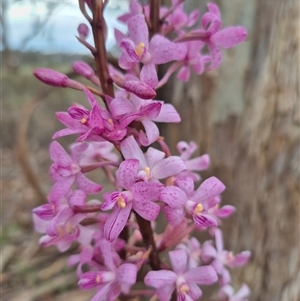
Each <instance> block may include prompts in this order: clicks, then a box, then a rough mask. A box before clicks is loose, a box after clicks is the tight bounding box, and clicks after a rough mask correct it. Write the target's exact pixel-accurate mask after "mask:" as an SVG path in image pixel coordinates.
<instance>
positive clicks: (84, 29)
mask: <svg viewBox="0 0 300 301" xmlns="http://www.w3.org/2000/svg"><path fill="white" fill-rule="evenodd" d="M77 30H78V33H79V36H80V37H81V38H83V39H86V37H87V36H88V34H89V28H88V26H87V25H86V24H85V23H80V24H79V26H78V29H77Z"/></svg>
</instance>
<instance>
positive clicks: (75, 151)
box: [71, 143, 89, 163]
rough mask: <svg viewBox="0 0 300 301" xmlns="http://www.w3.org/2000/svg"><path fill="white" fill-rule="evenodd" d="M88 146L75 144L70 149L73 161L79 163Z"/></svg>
mask: <svg viewBox="0 0 300 301" xmlns="http://www.w3.org/2000/svg"><path fill="white" fill-rule="evenodd" d="M88 147H89V145H88V144H87V143H77V144H76V145H75V146H74V147H72V148H71V157H72V159H73V161H75V162H77V163H79V161H80V159H81V158H82V157H83V153H84V151H86V150H87V148H88Z"/></svg>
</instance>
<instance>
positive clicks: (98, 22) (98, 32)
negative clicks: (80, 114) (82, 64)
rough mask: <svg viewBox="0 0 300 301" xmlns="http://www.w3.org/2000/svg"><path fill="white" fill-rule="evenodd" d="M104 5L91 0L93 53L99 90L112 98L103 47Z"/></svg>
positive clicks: (104, 30) (112, 92)
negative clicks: (99, 85) (99, 84)
mask: <svg viewBox="0 0 300 301" xmlns="http://www.w3.org/2000/svg"><path fill="white" fill-rule="evenodd" d="M104 6H105V5H104V3H103V1H102V0H92V8H93V9H92V10H93V20H92V22H91V26H92V29H93V36H94V42H95V48H96V52H94V53H93V55H94V58H95V62H96V66H97V71H98V76H99V80H100V83H101V88H102V91H103V93H104V94H107V95H109V96H111V97H114V87H113V81H112V79H111V78H110V76H109V72H108V66H107V62H108V60H107V53H106V47H105V35H106V23H105V20H104V17H103V9H104Z"/></svg>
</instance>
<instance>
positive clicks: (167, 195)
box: [159, 186, 188, 208]
mask: <svg viewBox="0 0 300 301" xmlns="http://www.w3.org/2000/svg"><path fill="white" fill-rule="evenodd" d="M187 199H188V198H187V195H186V194H185V192H184V191H183V190H181V189H180V188H179V187H176V186H167V187H165V188H164V189H163V190H162V192H161V193H160V195H159V200H160V201H163V202H165V203H166V204H168V205H169V206H170V207H171V208H183V207H184V205H185V203H186V202H187Z"/></svg>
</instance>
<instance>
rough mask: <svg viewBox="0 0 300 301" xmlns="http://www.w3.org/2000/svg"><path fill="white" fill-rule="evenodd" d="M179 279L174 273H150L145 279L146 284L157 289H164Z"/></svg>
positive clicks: (162, 271)
mask: <svg viewBox="0 0 300 301" xmlns="http://www.w3.org/2000/svg"><path fill="white" fill-rule="evenodd" d="M176 278H177V275H176V274H175V273H174V272H173V271H166V270H160V271H150V272H148V274H147V275H146V277H145V278H144V282H145V283H146V284H147V285H150V286H153V287H155V288H162V287H164V286H170V285H172V284H173V283H174V282H175V280H176Z"/></svg>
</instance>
